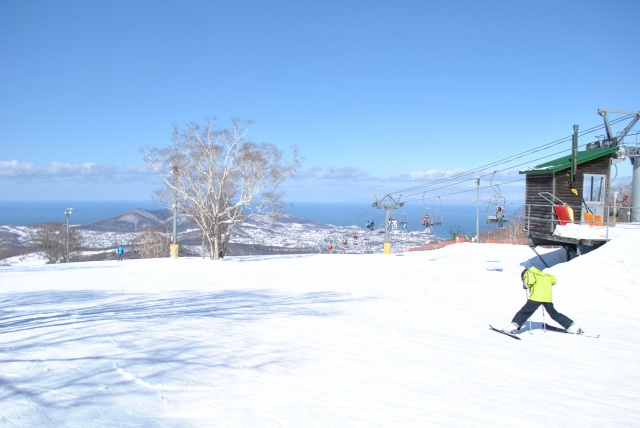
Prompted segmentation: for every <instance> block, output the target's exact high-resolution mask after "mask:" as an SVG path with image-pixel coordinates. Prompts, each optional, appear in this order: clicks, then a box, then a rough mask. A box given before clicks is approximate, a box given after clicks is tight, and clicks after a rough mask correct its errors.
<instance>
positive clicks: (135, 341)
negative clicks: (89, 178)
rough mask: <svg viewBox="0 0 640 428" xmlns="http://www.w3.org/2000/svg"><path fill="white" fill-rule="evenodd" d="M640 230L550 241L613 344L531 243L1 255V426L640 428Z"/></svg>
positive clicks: (562, 272)
mask: <svg viewBox="0 0 640 428" xmlns="http://www.w3.org/2000/svg"><path fill="white" fill-rule="evenodd" d="M639 240H640V231H639V230H638V229H636V228H629V229H626V230H625V231H624V233H622V232H621V231H620V232H619V233H616V234H615V236H613V237H612V239H611V241H610V242H608V243H607V244H605V245H604V246H602V247H601V248H600V249H598V250H595V251H592V252H590V253H588V254H586V255H583V256H580V257H578V258H575V259H573V260H571V261H569V262H563V255H564V250H561V249H560V250H557V249H542V248H540V249H538V251H539V252H540V254H541V255H542V257H543V258H544V259H545V261H546V262H547V263H548V264H549V265H550V266H551V267H550V268H548V269H546V271H547V272H550V273H553V274H554V275H556V276H557V278H558V284H557V285H556V286H555V287H554V303H555V305H556V308H557V309H558V310H559V311H560V312H562V313H564V314H565V315H567V316H569V317H570V318H572V319H574V320H575V321H576V322H577V323H578V324H579V325H580V326H581V327H582V328H583V329H584V330H585V331H586V332H588V333H593V334H600V337H599V338H597V339H594V338H590V337H586V336H575V335H569V334H564V333H556V332H550V331H549V332H545V331H543V330H542V328H541V325H542V321H543V319H544V320H546V321H547V322H550V323H553V322H552V321H551V320H550V319H549V316H548V315H543V313H542V312H541V310H539V312H537V313H536V314H534V315H533V317H532V319H531V323H527V324H525V328H524V329H523V330H521V331H520V332H519V333H518V334H519V337H521V338H522V340H519V341H518V340H513V339H511V338H509V337H507V336H504V335H501V334H497V333H495V332H492V331H490V330H489V328H488V325H489V324H493V325H497V326H499V327H501V326H504V325H506V324H508V323H509V322H510V321H511V318H512V317H513V315H514V314H515V312H516V311H517V310H518V309H519V308H520V307H521V306H522V305H523V304H524V302H525V300H526V294H525V291H524V290H523V288H522V286H521V283H520V279H519V273H520V271H521V270H522V268H523V266H532V265H535V266H538V267H540V268H544V265H543V264H542V263H541V261H540V260H539V259H538V257H537V256H536V255H535V253H534V252H533V251H531V249H529V248H528V247H527V246H512V245H499V244H471V243H463V244H456V245H451V246H448V247H445V248H442V249H439V250H433V251H424V252H411V253H404V254H398V255H389V254H358V255H350V254H314V255H304V256H273V257H270V256H261V257H236V258H233V257H231V258H225V259H224V260H223V261H216V262H213V261H210V260H208V259H199V258H181V259H177V260H172V259H154V260H125V261H124V262H117V261H106V262H95V263H94V262H87V263H70V264H62V265H30V264H25V265H16V266H9V267H0V334H1V338H2V341H1V343H2V345H1V348H0V403H1V406H0V425H1V426H5V427H43V426H65V427H120V426H127V427H131V426H158V427H185V426H187V427H188V426H193V427H200V426H215V427H310V426H312V427H325V426H331V427H336V426H341V427H343V426H344V427H392V426H394V427H395V426H402V427H425V426H442V427H453V426H465V427H516V426H517V427H550V426H555V427H631V426H638V421H640V405H639V403H640V387H638V385H640V359H639V358H638V356H639V355H640V340H639V339H640V334H639V333H638V326H639V325H640V311H638V307H639V305H640V297H639V296H640V292H639V291H638V290H639V286H640V284H639V283H640V265H639V264H638V260H639V259H640V257H639V256H640V254H639V253H640V250H639V246H638V244H637V243H638V242H639Z"/></svg>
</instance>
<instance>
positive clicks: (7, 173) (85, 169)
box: [0, 160, 150, 179]
mask: <svg viewBox="0 0 640 428" xmlns="http://www.w3.org/2000/svg"><path fill="white" fill-rule="evenodd" d="M149 172H150V171H149V169H148V168H147V167H146V166H136V165H126V166H125V167H124V168H119V167H117V166H115V165H102V164H97V163H94V162H83V163H69V162H58V161H53V162H51V163H50V164H49V165H45V166H42V165H37V164H35V163H33V162H20V161H17V160H11V161H0V177H13V178H22V179H24V178H55V177H82V178H87V177H113V176H116V175H147V174H149Z"/></svg>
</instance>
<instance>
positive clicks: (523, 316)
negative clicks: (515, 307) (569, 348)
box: [511, 300, 573, 329]
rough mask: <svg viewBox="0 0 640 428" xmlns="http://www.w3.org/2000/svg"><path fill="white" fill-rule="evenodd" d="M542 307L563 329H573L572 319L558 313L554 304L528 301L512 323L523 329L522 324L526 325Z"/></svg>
mask: <svg viewBox="0 0 640 428" xmlns="http://www.w3.org/2000/svg"><path fill="white" fill-rule="evenodd" d="M540 305H542V306H544V309H545V310H546V311H547V313H548V314H549V316H550V317H551V318H553V319H554V320H555V321H556V322H557V323H558V324H560V325H561V326H562V327H563V328H565V329H567V328H569V327H571V324H573V321H572V320H571V318H569V317H568V316H566V315H563V314H561V313H560V312H558V311H556V308H554V307H553V303H551V302H548V303H547V302H545V303H543V302H534V301H533V300H527V303H525V304H524V306H523V307H522V309H520V310H519V311H518V313H517V314H515V316H514V317H513V320H512V321H511V322H514V323H516V324H518V326H519V327H522V324H524V323H525V321H526V320H528V319H529V317H530V316H531V315H533V313H534V312H535V311H536V310H537V309H538V308H539V307H540Z"/></svg>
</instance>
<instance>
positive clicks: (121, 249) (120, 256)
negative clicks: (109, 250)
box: [117, 244, 124, 262]
mask: <svg viewBox="0 0 640 428" xmlns="http://www.w3.org/2000/svg"><path fill="white" fill-rule="evenodd" d="M117 252H118V261H119V262H121V261H122V256H123V255H124V247H123V246H122V244H120V246H119V247H118V250H117Z"/></svg>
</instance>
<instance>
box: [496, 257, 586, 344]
mask: <svg viewBox="0 0 640 428" xmlns="http://www.w3.org/2000/svg"><path fill="white" fill-rule="evenodd" d="M520 278H521V279H522V287H523V288H525V289H529V299H528V300H527V303H525V304H524V306H523V307H522V308H521V309H520V310H519V311H518V312H517V313H516V314H515V316H514V317H513V320H512V321H511V324H509V325H508V326H507V327H506V328H504V331H506V332H507V333H514V332H515V331H517V330H519V329H520V327H522V325H523V324H524V323H525V321H527V320H528V319H529V317H531V315H533V313H534V312H535V311H536V310H537V309H538V308H539V307H540V305H542V306H543V307H544V309H545V310H546V311H547V313H548V314H549V316H550V317H551V318H553V319H554V320H555V321H556V322H557V323H558V324H560V325H561V326H562V327H563V328H564V329H565V330H566V332H567V333H573V334H580V333H582V329H581V328H580V327H578V326H577V325H576V323H574V322H573V321H572V320H571V318H569V317H567V316H566V315H563V314H561V313H560V312H558V311H557V310H556V308H554V307H553V303H552V301H551V287H553V285H554V284H556V282H557V279H556V277H555V276H554V275H552V274H549V273H544V272H542V271H541V270H540V269H538V268H536V267H531V268H528V269H524V270H523V271H522V273H520Z"/></svg>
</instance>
